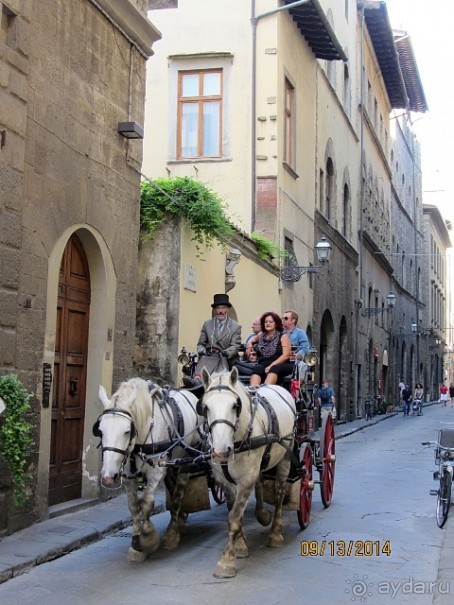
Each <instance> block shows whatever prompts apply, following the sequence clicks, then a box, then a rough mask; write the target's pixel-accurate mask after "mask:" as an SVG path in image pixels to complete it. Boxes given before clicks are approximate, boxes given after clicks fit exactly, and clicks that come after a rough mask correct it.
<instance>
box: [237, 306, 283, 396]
mask: <svg viewBox="0 0 454 605" xmlns="http://www.w3.org/2000/svg"><path fill="white" fill-rule="evenodd" d="M260 327H261V330H262V331H261V332H260V333H259V334H257V336H254V337H252V338H251V340H250V341H249V342H248V343H247V346H246V355H249V353H250V351H251V350H252V349H253V348H255V350H256V351H257V364H256V365H255V367H254V373H253V374H252V376H251V379H250V382H249V384H250V385H251V386H254V385H259V384H261V383H262V382H264V383H265V384H276V383H277V382H278V380H281V379H282V378H284V376H288V375H289V374H291V373H292V371H293V363H291V362H290V361H289V360H290V354H291V350H292V347H291V344H290V339H289V337H288V335H287V334H285V333H284V331H283V325H282V320H281V318H280V317H279V315H278V314H277V313H274V312H273V311H267V312H266V313H264V314H263V315H262V316H261V318H260Z"/></svg>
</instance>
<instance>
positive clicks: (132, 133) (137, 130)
mask: <svg viewBox="0 0 454 605" xmlns="http://www.w3.org/2000/svg"><path fill="white" fill-rule="evenodd" d="M117 132H118V133H119V134H121V136H122V137H125V139H143V128H142V126H140V125H139V124H137V122H118V126H117Z"/></svg>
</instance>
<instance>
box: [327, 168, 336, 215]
mask: <svg viewBox="0 0 454 605" xmlns="http://www.w3.org/2000/svg"><path fill="white" fill-rule="evenodd" d="M333 215H334V164H333V160H332V159H331V158H328V160H327V162H326V185H325V216H326V218H327V219H328V220H331V219H332V218H333Z"/></svg>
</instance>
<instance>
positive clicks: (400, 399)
mask: <svg viewBox="0 0 454 605" xmlns="http://www.w3.org/2000/svg"><path fill="white" fill-rule="evenodd" d="M397 388H398V389H399V401H400V402H402V391H403V390H404V389H405V382H404V381H403V380H401V381H400V382H399V386H398V387H397Z"/></svg>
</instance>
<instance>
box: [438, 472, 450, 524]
mask: <svg viewBox="0 0 454 605" xmlns="http://www.w3.org/2000/svg"><path fill="white" fill-rule="evenodd" d="M451 486H452V477H451V475H450V473H448V471H446V470H443V474H442V475H441V477H440V487H439V489H438V496H437V525H438V527H443V525H444V524H445V523H446V519H447V518H448V514H449V507H450V506H451Z"/></svg>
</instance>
